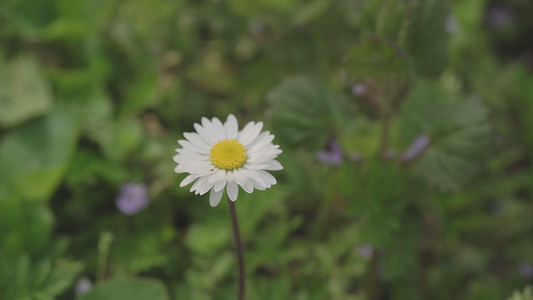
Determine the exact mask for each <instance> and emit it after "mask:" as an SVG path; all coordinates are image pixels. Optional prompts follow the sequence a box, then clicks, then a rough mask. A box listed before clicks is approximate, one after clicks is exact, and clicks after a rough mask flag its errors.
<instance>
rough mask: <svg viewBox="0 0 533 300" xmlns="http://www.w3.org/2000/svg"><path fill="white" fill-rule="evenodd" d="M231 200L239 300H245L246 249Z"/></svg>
mask: <svg viewBox="0 0 533 300" xmlns="http://www.w3.org/2000/svg"><path fill="white" fill-rule="evenodd" d="M228 202H229V212H230V216H231V225H232V226H233V237H234V238H235V252H236V253H235V254H236V255H237V265H238V272H239V273H238V275H239V283H238V293H237V300H244V291H245V285H246V282H245V278H244V251H243V247H242V240H241V233H240V230H239V222H238V221H237V212H236V210H235V203H234V202H233V201H231V200H228Z"/></svg>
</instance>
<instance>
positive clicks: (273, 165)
mask: <svg viewBox="0 0 533 300" xmlns="http://www.w3.org/2000/svg"><path fill="white" fill-rule="evenodd" d="M267 164H268V168H265V170H268V171H278V170H283V166H282V165H281V163H280V162H279V161H277V160H274V159H273V160H271V161H269V162H268V163H267Z"/></svg>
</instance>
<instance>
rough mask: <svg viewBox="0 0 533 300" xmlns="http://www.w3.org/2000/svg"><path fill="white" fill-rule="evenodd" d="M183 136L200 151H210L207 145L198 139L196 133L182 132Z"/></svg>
mask: <svg viewBox="0 0 533 300" xmlns="http://www.w3.org/2000/svg"><path fill="white" fill-rule="evenodd" d="M183 136H184V137H185V138H186V139H188V140H189V142H191V144H193V145H195V146H196V147H198V148H200V149H210V148H211V147H209V145H208V144H207V143H206V142H205V140H204V139H202V138H201V137H200V135H199V134H198V133H191V132H184V133H183Z"/></svg>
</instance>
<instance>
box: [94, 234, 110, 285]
mask: <svg viewBox="0 0 533 300" xmlns="http://www.w3.org/2000/svg"><path fill="white" fill-rule="evenodd" d="M113 238H114V236H113V234H112V233H111V232H109V231H104V232H102V233H101V234H100V239H99V240H98V264H97V270H96V281H101V280H102V279H104V277H105V271H106V268H107V260H108V258H109V248H110V246H111V243H112V242H113Z"/></svg>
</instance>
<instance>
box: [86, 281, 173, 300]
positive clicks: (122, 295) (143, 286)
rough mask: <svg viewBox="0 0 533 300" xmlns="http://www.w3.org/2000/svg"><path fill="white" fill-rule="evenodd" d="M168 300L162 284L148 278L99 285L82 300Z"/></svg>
mask: <svg viewBox="0 0 533 300" xmlns="http://www.w3.org/2000/svg"><path fill="white" fill-rule="evenodd" d="M107 299H113V300H147V299H150V300H168V299H169V297H168V294H167V291H166V288H165V286H164V285H163V283H162V282H160V281H157V280H153V279H146V278H114V279H111V280H109V281H106V282H103V283H100V284H98V285H97V286H96V287H95V288H94V289H93V290H91V291H90V292H89V293H87V294H85V295H84V296H82V297H81V300H107Z"/></svg>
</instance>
